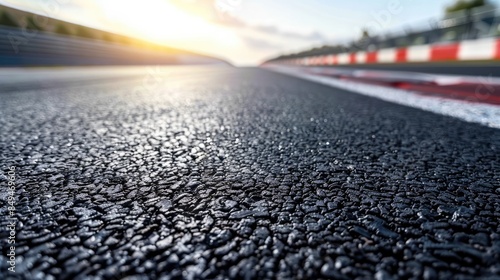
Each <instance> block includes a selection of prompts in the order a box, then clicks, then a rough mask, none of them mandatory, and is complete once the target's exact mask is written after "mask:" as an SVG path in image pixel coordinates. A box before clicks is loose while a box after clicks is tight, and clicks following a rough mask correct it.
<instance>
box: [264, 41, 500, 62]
mask: <svg viewBox="0 0 500 280" xmlns="http://www.w3.org/2000/svg"><path fill="white" fill-rule="evenodd" d="M495 59H500V39H496V38H485V39H479V40H465V41H462V42H458V43H455V42H454V43H445V44H433V45H420V46H411V47H407V48H388V49H381V50H377V51H371V52H366V51H360V52H351V53H341V54H326V55H314V56H308V57H302V58H290V59H280V60H274V61H269V62H266V63H264V64H286V65H301V66H319V65H344V64H375V63H379V64H381V63H408V62H443V61H467V60H495Z"/></svg>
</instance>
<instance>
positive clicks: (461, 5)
mask: <svg viewBox="0 0 500 280" xmlns="http://www.w3.org/2000/svg"><path fill="white" fill-rule="evenodd" d="M486 4H488V3H487V1H486V0H457V1H456V2H455V4H453V5H451V6H448V7H447V8H446V13H447V14H450V13H454V12H459V11H469V10H471V9H473V8H477V7H481V6H484V5H486Z"/></svg>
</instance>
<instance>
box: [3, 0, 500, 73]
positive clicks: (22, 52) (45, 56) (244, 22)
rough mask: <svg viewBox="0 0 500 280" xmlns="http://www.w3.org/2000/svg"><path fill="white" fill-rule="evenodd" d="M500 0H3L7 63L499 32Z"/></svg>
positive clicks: (415, 42) (96, 61) (144, 60)
mask: <svg viewBox="0 0 500 280" xmlns="http://www.w3.org/2000/svg"><path fill="white" fill-rule="evenodd" d="M499 4H500V0H458V1H456V0H449V1H431V0H421V1H415V0H412V1H402V0H388V1H368V0H366V1H356V2H354V1H326V0H315V1H308V2H307V3H306V2H305V1H299V0H291V1H284V0H276V1H272V2H271V1H264V0H254V1H250V0H207V1H201V0H144V1H141V2H137V1H118V0H101V1H98V0H86V1H83V0H75V1H69V0H0V65H1V66H36V65H123V64H131V65H134V64H148V65H149V64H155V65H158V64H226V63H230V64H233V65H237V66H245V65H257V64H260V63H262V62H264V61H277V60H283V59H296V58H303V57H310V56H314V55H325V54H340V53H350V52H358V51H376V50H380V49H387V48H401V47H409V46H419V45H432V44H445V43H452V42H459V41H464V40H469V41H470V40H479V39H485V38H495V37H497V36H499V35H500V15H499V12H498V6H499ZM476 51H477V52H481V51H484V50H481V49H477V50H476ZM479 59H481V60H491V59H490V58H488V59H483V57H482V56H479ZM493 59H495V58H493Z"/></svg>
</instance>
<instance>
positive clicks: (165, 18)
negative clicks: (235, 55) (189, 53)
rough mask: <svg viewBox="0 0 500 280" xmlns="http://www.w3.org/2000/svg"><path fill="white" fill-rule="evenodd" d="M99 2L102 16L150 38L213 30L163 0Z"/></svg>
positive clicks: (199, 35)
mask: <svg viewBox="0 0 500 280" xmlns="http://www.w3.org/2000/svg"><path fill="white" fill-rule="evenodd" d="M99 4H100V5H101V6H102V11H103V13H104V15H105V16H106V18H107V19H109V20H111V21H113V22H115V23H117V24H119V25H120V26H122V27H123V28H124V29H126V30H123V31H124V32H127V33H133V34H138V35H139V36H140V37H142V38H144V39H147V40H150V41H155V42H176V41H177V42H183V41H190V40H193V39H197V40H199V39H200V38H204V37H205V36H207V35H209V34H213V32H217V30H214V27H213V26H211V25H210V24H207V22H206V21H205V20H203V19H201V18H198V17H196V16H194V15H190V14H188V13H186V12H184V11H181V10H179V9H178V8H176V7H175V6H174V5H172V4H170V3H169V2H168V1H165V0H143V1H140V2H138V1H123V0H121V1H120V0H104V1H101V2H100V3H99Z"/></svg>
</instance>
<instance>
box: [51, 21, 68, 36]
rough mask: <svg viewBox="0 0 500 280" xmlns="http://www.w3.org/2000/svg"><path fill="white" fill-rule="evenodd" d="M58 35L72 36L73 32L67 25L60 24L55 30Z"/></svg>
mask: <svg viewBox="0 0 500 280" xmlns="http://www.w3.org/2000/svg"><path fill="white" fill-rule="evenodd" d="M54 31H55V32H56V33H57V34H61V35H71V31H70V30H69V29H68V28H67V27H66V25H64V24H62V23H59V24H57V26H56V29H55V30H54Z"/></svg>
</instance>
